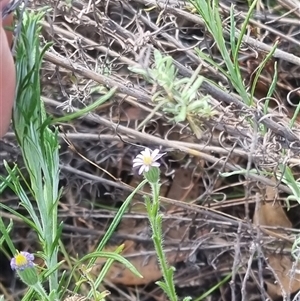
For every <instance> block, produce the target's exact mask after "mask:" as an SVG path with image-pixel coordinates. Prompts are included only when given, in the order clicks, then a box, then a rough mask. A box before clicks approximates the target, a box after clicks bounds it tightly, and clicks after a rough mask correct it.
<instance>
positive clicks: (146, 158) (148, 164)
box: [143, 156, 153, 166]
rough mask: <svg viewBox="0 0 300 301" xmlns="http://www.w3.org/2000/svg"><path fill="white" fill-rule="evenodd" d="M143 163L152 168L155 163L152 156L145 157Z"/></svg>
mask: <svg viewBox="0 0 300 301" xmlns="http://www.w3.org/2000/svg"><path fill="white" fill-rule="evenodd" d="M143 162H144V164H145V165H147V166H150V165H152V163H153V159H152V157H151V156H144V158H143Z"/></svg>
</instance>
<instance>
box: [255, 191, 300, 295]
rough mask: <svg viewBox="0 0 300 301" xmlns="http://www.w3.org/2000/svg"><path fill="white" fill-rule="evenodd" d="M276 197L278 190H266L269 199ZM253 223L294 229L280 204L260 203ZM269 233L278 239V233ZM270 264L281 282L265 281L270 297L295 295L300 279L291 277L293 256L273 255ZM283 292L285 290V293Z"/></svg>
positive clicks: (299, 287)
mask: <svg viewBox="0 0 300 301" xmlns="http://www.w3.org/2000/svg"><path fill="white" fill-rule="evenodd" d="M275 195H276V190H275V188H274V187H268V188H267V189H266V196H267V199H275ZM253 222H254V224H255V225H259V226H275V227H279V226H280V227H287V228H291V227H292V223H291V222H290V220H289V219H288V217H287V216H286V213H285V212H284V210H283V208H282V206H281V204H280V203H279V202H274V203H269V202H264V203H262V202H259V203H258V204H256V208H255V213H254V217H253ZM264 232H265V231H264ZM267 233H268V234H270V235H272V236H274V237H278V235H279V234H278V232H276V231H268V232H267ZM280 235H281V236H279V237H283V236H282V234H280ZM283 238H284V237H283ZM286 240H288V239H286ZM268 263H269V265H270V267H271V268H272V269H273V271H274V272H275V273H276V277H277V279H278V281H279V282H280V283H271V282H269V281H265V282H266V284H267V292H268V294H269V295H270V297H272V298H278V297H281V296H282V295H283V294H284V293H293V292H295V291H298V290H299V289H300V278H299V277H297V275H292V276H291V271H292V268H293V262H292V260H291V256H288V255H282V254H271V255H269V256H268ZM299 267H300V265H299V266H298V267H297V269H299ZM282 290H284V292H283V291H282Z"/></svg>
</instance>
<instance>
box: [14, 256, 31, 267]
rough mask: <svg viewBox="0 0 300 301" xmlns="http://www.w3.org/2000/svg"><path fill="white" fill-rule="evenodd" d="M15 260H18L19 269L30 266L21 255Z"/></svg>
mask: <svg viewBox="0 0 300 301" xmlns="http://www.w3.org/2000/svg"><path fill="white" fill-rule="evenodd" d="M15 259H16V265H17V266H19V267H20V266H24V265H27V264H28V260H27V258H26V257H25V256H24V255H22V254H20V253H19V254H17V255H16V256H15Z"/></svg>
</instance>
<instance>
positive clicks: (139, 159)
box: [133, 148, 166, 174]
mask: <svg viewBox="0 0 300 301" xmlns="http://www.w3.org/2000/svg"><path fill="white" fill-rule="evenodd" d="M165 154H166V153H163V154H160V153H159V149H155V150H154V151H152V150H151V149H150V148H145V150H143V151H141V153H140V154H138V155H137V156H136V157H135V159H133V168H135V167H139V174H142V173H143V172H148V171H149V170H150V167H159V166H160V164H159V163H158V162H156V161H157V160H158V159H160V158H161V157H162V156H163V155H165Z"/></svg>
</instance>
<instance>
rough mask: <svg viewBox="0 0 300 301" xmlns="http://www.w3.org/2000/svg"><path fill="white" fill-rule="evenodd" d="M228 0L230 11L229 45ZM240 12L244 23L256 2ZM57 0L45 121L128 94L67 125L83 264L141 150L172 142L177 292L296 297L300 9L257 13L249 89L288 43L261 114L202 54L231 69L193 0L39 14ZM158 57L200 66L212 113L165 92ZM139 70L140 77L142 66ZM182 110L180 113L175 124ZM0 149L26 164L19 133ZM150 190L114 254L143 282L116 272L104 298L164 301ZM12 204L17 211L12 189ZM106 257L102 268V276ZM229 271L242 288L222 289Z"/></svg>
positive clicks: (26, 235)
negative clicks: (157, 74) (147, 204)
mask: <svg viewBox="0 0 300 301" xmlns="http://www.w3.org/2000/svg"><path fill="white" fill-rule="evenodd" d="M231 3H233V2H232V1H226V0H224V1H220V3H219V11H220V14H221V18H222V22H223V25H224V27H223V29H224V32H223V35H224V37H225V39H228V30H227V29H228V28H229V25H230V24H229V13H230V5H231ZM234 4H235V6H234V13H235V17H236V22H237V24H236V26H237V27H239V26H241V23H242V22H243V20H244V19H245V16H246V14H247V4H246V1H245V2H244V1H238V2H234ZM46 5H48V6H50V7H51V10H49V12H48V13H47V15H46V18H45V20H44V22H43V23H42V27H43V37H41V39H42V42H43V43H45V42H48V41H51V42H53V46H52V47H51V48H50V50H49V51H48V52H47V53H46V55H45V59H44V62H43V67H42V71H41V72H42V75H43V77H42V90H43V95H44V97H43V101H44V102H45V104H46V107H47V111H48V113H49V114H51V115H53V116H56V117H59V116H63V115H64V114H66V113H67V112H74V111H76V110H78V109H80V108H83V107H85V106H87V105H89V104H91V103H93V102H95V101H96V100H97V99H99V98H100V97H101V96H102V95H104V94H105V93H106V92H107V91H108V90H109V89H110V88H112V87H116V88H117V93H116V94H115V95H114V97H113V98H112V99H110V100H109V101H108V102H106V103H104V104H102V105H101V106H100V107H98V108H97V109H96V110H95V111H94V113H93V114H89V115H85V116H83V117H82V118H79V119H76V120H75V121H72V122H69V123H62V124H60V126H61V134H60V137H61V150H60V159H61V162H60V167H61V185H62V186H64V187H65V189H64V194H63V198H62V199H61V201H60V211H59V216H60V219H61V220H62V221H64V223H65V228H64V231H63V241H64V243H65V246H66V248H67V250H68V252H69V254H71V256H73V257H76V256H77V254H79V255H84V254H86V253H87V252H89V251H93V250H94V249H95V246H96V245H97V242H98V241H99V240H100V239H101V237H102V236H103V235H104V233H105V229H107V227H108V225H109V223H110V221H111V220H112V218H113V216H114V214H115V212H116V210H117V208H118V207H119V206H120V204H121V203H122V201H123V200H124V199H125V198H126V196H127V195H128V194H129V193H130V192H131V191H132V190H133V189H134V187H136V184H137V183H138V182H139V181H140V177H139V176H138V174H137V173H135V172H134V171H133V170H132V167H131V166H132V159H133V158H134V157H135V156H136V155H137V154H138V153H139V152H140V150H141V146H148V147H150V148H153V149H154V148H162V150H163V151H164V152H167V154H168V155H167V156H166V157H165V158H164V159H163V162H162V184H163V186H162V195H161V200H162V208H163V212H164V223H163V227H164V229H163V232H164V243H165V250H166V253H167V258H168V260H169V262H170V264H172V265H174V266H175V267H176V273H175V277H176V285H177V286H178V293H179V295H180V296H185V295H191V296H192V297H193V298H197V297H199V296H201V295H202V294H205V293H206V292H207V291H208V290H210V289H211V288H213V287H214V286H216V289H214V290H212V292H211V294H210V296H207V297H206V298H205V300H250V299H251V300H267V298H270V300H293V298H294V295H295V294H297V292H298V290H299V289H300V287H299V276H298V274H297V273H298V271H299V267H298V265H297V263H296V261H295V259H294V258H293V257H292V255H291V250H292V247H293V242H294V240H295V238H296V237H298V235H299V234H298V233H299V230H298V229H299V221H298V218H297V216H299V206H298V203H297V202H295V201H290V206H291V208H290V210H287V205H286V202H285V200H286V198H287V197H288V196H290V195H291V194H292V192H293V191H294V190H293V189H292V188H293V186H290V185H288V183H287V181H284V179H283V174H282V173H283V172H284V171H283V169H282V166H289V168H290V170H291V172H292V175H293V177H294V179H295V180H297V179H298V174H299V168H298V165H299V162H300V161H299V153H300V151H299V150H300V149H299V148H300V141H299V137H300V135H299V128H300V127H299V121H300V119H299V115H298V114H297V111H296V110H297V105H298V102H299V93H300V91H299V90H298V87H299V85H300V83H299V81H300V79H299V74H300V72H299V71H300V70H299V68H300V67H299V66H300V61H299V57H300V54H299V43H300V42H299V41H300V37H299V33H298V31H297V30H298V29H297V28H298V25H297V24H298V23H297V21H298V19H297V18H299V12H298V11H297V9H296V8H297V3H295V2H292V1H291V2H284V1H278V3H277V6H274V7H272V5H271V4H270V3H269V2H267V1H259V2H258V5H257V6H256V9H255V10H254V13H253V15H252V16H251V18H250V22H249V25H248V26H247V35H246V37H245V39H244V40H243V43H242V47H241V49H240V52H239V66H240V68H241V71H242V75H243V78H244V83H245V85H246V86H247V87H249V88H251V85H252V84H253V82H254V79H255V76H256V75H257V72H258V66H259V64H260V63H261V62H262V60H263V59H264V58H265V57H266V55H267V53H268V52H270V51H271V49H272V46H273V45H274V43H275V41H279V49H277V50H276V51H275V52H274V55H273V57H272V58H271V60H269V61H268V62H267V64H266V65H265V67H264V68H263V70H262V73H261V75H260V76H259V80H258V84H257V86H256V87H255V97H256V100H255V106H254V107H250V106H248V105H246V104H245V103H243V101H242V100H241V99H240V98H239V97H237V95H236V94H235V93H234V92H235V91H234V89H233V87H232V84H231V83H230V82H229V81H228V80H227V79H226V77H225V76H224V74H222V73H221V72H220V71H219V70H217V69H216V68H214V67H213V66H211V65H209V64H208V63H207V62H205V61H204V60H202V59H201V58H200V57H199V56H198V55H197V52H196V51H195V49H201V50H202V51H203V52H205V53H206V54H207V55H209V56H210V58H211V59H212V60H213V61H215V62H217V63H218V64H220V66H222V67H224V66H225V65H224V61H223V59H222V57H221V56H220V52H219V50H218V49H217V47H216V45H215V41H214V38H213V37H212V35H211V34H210V33H209V32H208V31H207V28H206V27H205V25H204V22H203V20H202V19H201V18H200V17H197V16H196V15H195V14H194V12H193V10H192V9H191V6H189V4H188V3H185V2H184V1H179V0H171V1H161V0H156V1H154V0H153V1H152V0H147V1H145V0H135V1H129V2H128V1H123V2H119V1H115V0H110V1H73V2H72V3H69V2H68V1H62V0H60V1H46V0H39V1H32V2H31V3H30V4H29V9H38V8H41V7H44V6H46ZM282 12H284V14H283V15H281V14H282ZM228 47H230V45H229V43H228ZM297 47H298V48H297ZM154 50H158V51H159V52H160V53H161V54H162V55H163V57H166V56H170V58H171V57H172V59H173V60H171V62H172V64H173V66H174V68H175V69H174V71H176V72H175V73H174V74H175V78H174V82H175V81H178V82H180V81H181V82H182V85H183V86H182V87H184V85H185V84H186V82H187V81H186V80H185V79H189V78H190V77H192V76H193V75H195V71H196V70H199V76H203V77H205V78H206V79H209V80H210V81H203V82H201V85H199V86H194V88H196V91H195V93H194V94H193V93H191V98H190V99H189V102H188V103H189V106H190V105H191V104H192V105H193V103H194V100H195V99H197V100H201V99H203V98H204V97H205V101H206V102H205V103H203V102H201V101H200V102H199V106H201V108H202V109H203V108H204V106H205V108H211V110H213V111H214V114H208V115H206V116H204V115H201V114H194V111H193V110H191V109H190V108H191V107H188V106H186V107H185V106H184V103H183V102H182V99H181V98H180V96H178V97H177V96H176V93H175V92H176V91H177V90H176V91H175V90H170V91H167V90H166V89H165V87H164V85H163V84H164V82H163V81H161V82H159V81H158V80H157V79H156V80H152V81H149V79H148V80H147V76H148V77H149V76H150V75H151V71H153V70H155V60H154ZM167 62H168V61H167ZM137 68H138V69H139V70H140V72H133V71H135V70H136V69H137ZM276 70H277V82H276V85H275V89H274V92H273V94H272V95H271V96H272V98H270V100H269V101H268V100H267V99H266V98H265V97H266V96H268V91H269V88H270V86H271V85H272V80H273V78H274V74H275V73H276ZM139 73H140V74H141V75H140V74H139ZM196 75H197V76H198V73H197V74H196ZM162 80H165V79H164V78H162ZM166 80H168V79H166ZM217 86H219V87H220V88H218V87H217ZM192 87H193V86H192ZM182 89H184V88H182ZM186 91H187V90H186ZM154 95H155V97H154ZM174 95H175V96H176V97H177V98H176V97H175V96H174ZM168 97H169V99H172V97H174V99H176V101H177V103H175V105H174V103H172V106H169V107H168V108H167V109H166V110H163V109H164V107H163V106H161V107H159V104H160V101H163V100H164V99H166V98H168ZM193 97H195V98H193ZM190 100H191V101H190ZM266 107H268V109H266ZM178 108H180V114H181V115H180V116H179V117H178V118H175V121H176V122H175V121H174V116H175V115H174V112H175V113H176V112H177V111H176V110H177V109H178ZM194 108H198V107H197V106H196V105H195V106H194V107H193V109H194ZM295 112H296V113H295ZM145 120H146V122H145ZM291 121H292V123H291ZM290 125H292V126H290ZM67 141H70V142H71V144H68V143H66V142H67ZM0 143H1V158H3V159H6V160H8V162H10V163H13V162H15V161H16V162H18V163H19V164H21V165H22V162H21V160H20V153H18V149H17V147H16V144H15V139H14V134H13V132H12V131H10V132H9V133H8V135H7V136H6V137H5V138H4V139H3V140H2V141H0ZM70 146H71V147H70ZM91 162H92V163H93V164H91ZM97 166H99V167H100V168H98V167H97ZM1 169H3V168H2V166H1ZM110 175H111V176H110ZM286 175H288V174H286ZM285 179H286V178H285ZM149 192H150V191H149V190H148V191H147V190H146V188H145V190H144V191H142V192H141V193H139V194H138V195H137V196H136V197H135V198H134V200H133V202H132V204H131V208H130V210H129V212H127V213H126V214H125V216H124V218H123V221H122V223H121V224H120V225H119V227H118V230H117V231H116V233H115V234H114V236H113V238H112V240H111V241H110V244H109V245H108V246H107V247H106V249H107V250H114V249H116V248H117V247H118V246H119V245H120V244H122V243H123V244H124V245H125V250H124V252H123V255H124V256H125V257H126V258H127V259H128V260H129V261H131V263H132V264H134V266H136V268H137V269H138V270H139V271H140V273H141V274H142V275H143V278H142V279H140V278H137V277H134V276H133V275H132V274H131V273H130V271H128V270H126V269H124V267H122V266H120V265H119V264H114V265H113V267H112V268H111V270H110V271H109V273H108V276H107V278H106V279H105V282H104V283H103V286H104V287H105V288H106V289H108V290H110V291H111V295H109V296H107V300H132V298H137V295H138V296H139V299H140V300H163V296H162V293H161V292H160V291H159V290H158V289H157V287H156V286H154V285H153V282H155V281H156V280H158V279H159V278H160V277H161V274H160V271H159V269H158V265H157V261H156V258H155V253H154V249H153V246H152V243H151V232H150V229H149V225H148V222H147V217H146V212H145V209H144V203H143V198H142V196H143V195H145V194H147V193H149ZM1 201H2V202H5V203H8V204H10V206H12V207H15V208H17V200H16V199H15V198H14V196H12V195H11V193H10V192H9V191H7V192H5V193H4V194H3V195H2V196H1ZM5 217H6V218H14V219H15V217H13V216H10V215H9V214H8V215H5ZM15 221H16V226H15V228H16V229H15V230H14V235H15V236H14V239H15V241H16V242H17V243H18V244H19V245H20V246H19V248H21V246H22V248H23V249H26V248H28V247H33V246H34V245H35V244H36V239H35V236H34V235H32V233H31V232H30V230H29V229H27V228H26V227H25V226H24V225H23V224H21V223H20V221H19V220H17V219H15ZM249 246H250V247H249ZM103 263H104V262H103V261H101V259H99V260H98V262H97V263H96V265H95V267H94V268H93V273H94V274H97V273H98V272H99V269H101V267H102V265H103ZM0 274H1V279H2V278H3V277H6V278H5V279H6V280H1V283H2V284H3V288H0V290H2V292H1V293H3V294H4V295H6V296H9V295H10V289H9V287H10V285H11V282H10V280H9V279H10V278H7V274H3V272H2V271H1V273H0ZM2 274H3V275H2ZM228 275H231V281H227V282H226V283H225V284H223V285H220V286H218V285H217V284H218V283H221V281H222V279H225V277H227V276H228ZM136 285H138V288H136V287H135V286H136ZM20 289H21V288H20ZM87 289H88V288H87ZM3 290H5V291H3ZM81 293H82V295H84V293H85V292H84V290H83V291H82V292H81ZM133 296H134V297H133ZM71 298H73V297H69V299H68V300H73V299H74V298H75V299H76V298H77V297H74V298H73V299H71ZM295 298H296V297H295ZM78 299H79V300H81V299H82V300H85V299H84V297H78ZM15 300H19V299H15ZM295 300H296V299H295Z"/></svg>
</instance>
